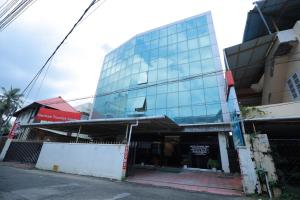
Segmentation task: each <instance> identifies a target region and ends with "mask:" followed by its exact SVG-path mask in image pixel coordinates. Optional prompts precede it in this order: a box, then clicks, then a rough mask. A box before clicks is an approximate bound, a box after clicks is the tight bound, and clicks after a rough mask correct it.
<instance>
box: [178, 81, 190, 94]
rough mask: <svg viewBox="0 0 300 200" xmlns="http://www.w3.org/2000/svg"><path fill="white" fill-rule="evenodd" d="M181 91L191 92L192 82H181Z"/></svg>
mask: <svg viewBox="0 0 300 200" xmlns="http://www.w3.org/2000/svg"><path fill="white" fill-rule="evenodd" d="M178 84H179V91H189V90H190V89H191V84H190V81H189V80H187V81H180V82H179V83H178Z"/></svg>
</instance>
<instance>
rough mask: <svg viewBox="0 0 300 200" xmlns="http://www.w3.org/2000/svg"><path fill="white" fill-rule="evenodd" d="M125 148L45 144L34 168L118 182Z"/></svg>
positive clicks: (116, 146)
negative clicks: (56, 166) (56, 169)
mask: <svg viewBox="0 0 300 200" xmlns="http://www.w3.org/2000/svg"><path fill="white" fill-rule="evenodd" d="M124 151H125V145H123V144H80V143H71V144H69V143H51V142H45V143H44V145H43V147H42V150H41V153H40V156H39V159H38V161H37V164H36V168H38V169H44V170H53V165H58V171H59V172H65V173H72V174H80V175H89V176H96V177H105V178H112V179H117V180H121V179H122V166H123V160H124Z"/></svg>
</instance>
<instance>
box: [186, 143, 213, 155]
mask: <svg viewBox="0 0 300 200" xmlns="http://www.w3.org/2000/svg"><path fill="white" fill-rule="evenodd" d="M190 148H191V151H192V153H193V154H194V155H196V156H205V155H207V154H209V146H208V145H191V146H190Z"/></svg>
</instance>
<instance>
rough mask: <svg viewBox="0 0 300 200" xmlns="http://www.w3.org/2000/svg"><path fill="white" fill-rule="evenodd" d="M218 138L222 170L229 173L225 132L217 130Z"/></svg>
mask: <svg viewBox="0 0 300 200" xmlns="http://www.w3.org/2000/svg"><path fill="white" fill-rule="evenodd" d="M218 139H219V149H220V156H221V165H222V170H223V171H224V172H226V173H230V169H229V160H228V153H227V140H226V135H225V133H224V132H219V133H218Z"/></svg>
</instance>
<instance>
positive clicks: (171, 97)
mask: <svg viewBox="0 0 300 200" xmlns="http://www.w3.org/2000/svg"><path fill="white" fill-rule="evenodd" d="M167 107H168V108H171V107H178V93H176V92H174V93H168V103H167Z"/></svg>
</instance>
